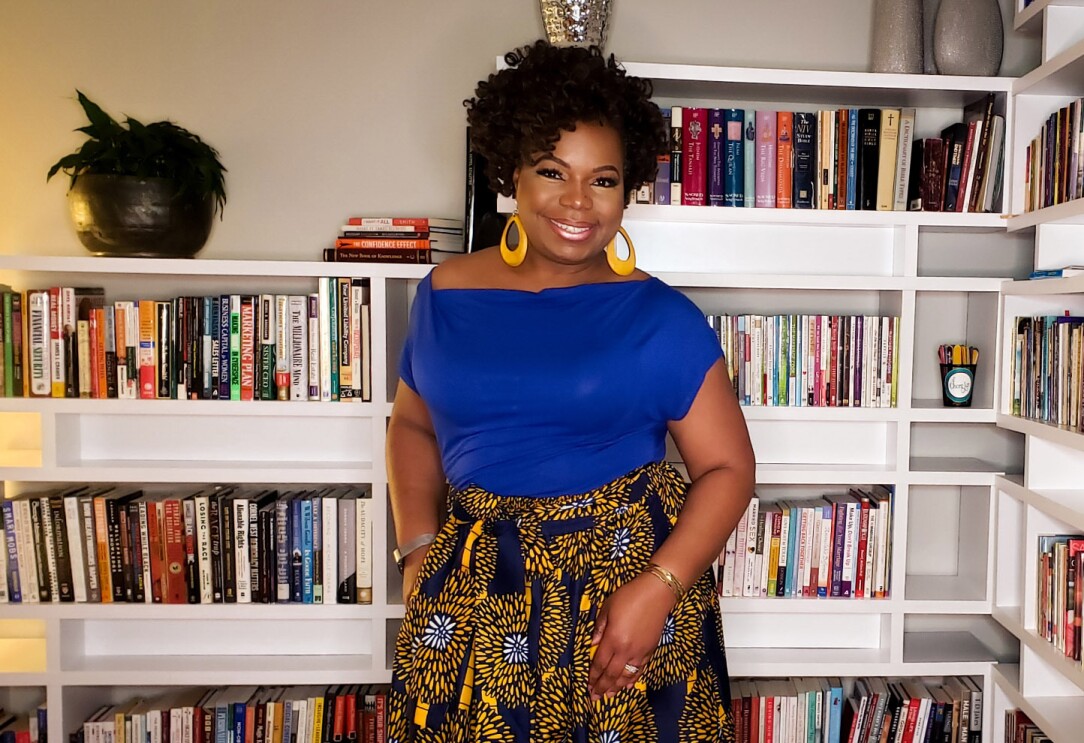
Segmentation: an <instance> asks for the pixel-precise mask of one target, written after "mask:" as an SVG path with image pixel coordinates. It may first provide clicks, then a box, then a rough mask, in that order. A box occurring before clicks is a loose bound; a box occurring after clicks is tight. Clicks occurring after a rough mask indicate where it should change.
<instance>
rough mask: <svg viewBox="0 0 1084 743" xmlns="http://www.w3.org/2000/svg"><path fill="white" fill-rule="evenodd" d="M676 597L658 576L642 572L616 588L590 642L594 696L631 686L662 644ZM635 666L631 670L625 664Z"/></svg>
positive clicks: (596, 620) (603, 605) (592, 694)
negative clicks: (633, 671)
mask: <svg viewBox="0 0 1084 743" xmlns="http://www.w3.org/2000/svg"><path fill="white" fill-rule="evenodd" d="M675 603H676V599H675V597H674V594H673V592H672V591H671V590H670V588H669V587H668V586H667V585H666V584H665V583H663V582H662V581H660V580H659V579H658V578H656V577H654V576H652V575H647V574H641V575H639V576H637V577H636V578H633V579H632V580H631V581H629V582H628V583H626V584H625V585H623V586H621V588H619V589H617V590H616V591H614V592H613V593H612V594H611V595H610V597H609V598H608V599H606V601H604V602H603V604H602V607H601V608H600V609H599V612H598V617H597V618H596V619H595V634H594V635H593V636H592V638H591V644H592V645H594V646H596V647H595V655H594V658H593V660H592V661H591V674H590V676H589V677H588V684H587V685H588V689H589V690H590V692H591V698H592V699H598V698H600V697H605V696H606V695H608V694H612V693H616V692H617V691H619V690H621V689H623V688H625V687H627V686H632V684H634V683H635V682H636V680H637V679H638V678H639V677H640V674H641V673H643V670H644V666H645V665H647V662H648V660H650V658H651V654H652V653H654V652H655V649H656V648H657V647H658V646H659V638H661V637H662V630H663V626H664V625H665V624H666V617H667V615H668V614H669V613H670V610H671V609H673V608H674V604H675ZM626 665H628V666H631V667H634V668H636V672H635V673H632V672H630V671H629V669H628V668H626V667H625V666H626Z"/></svg>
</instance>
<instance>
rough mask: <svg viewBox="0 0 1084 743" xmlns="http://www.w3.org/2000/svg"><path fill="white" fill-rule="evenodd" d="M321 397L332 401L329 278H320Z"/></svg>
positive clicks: (318, 292) (325, 400)
mask: <svg viewBox="0 0 1084 743" xmlns="http://www.w3.org/2000/svg"><path fill="white" fill-rule="evenodd" d="M317 294H318V295H319V298H320V318H319V320H320V339H319V342H320V399H321V400H323V401H324V402H331V292H330V285H329V284H328V281H327V279H320V286H319V290H318V291H317Z"/></svg>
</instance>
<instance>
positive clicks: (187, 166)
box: [46, 90, 226, 216]
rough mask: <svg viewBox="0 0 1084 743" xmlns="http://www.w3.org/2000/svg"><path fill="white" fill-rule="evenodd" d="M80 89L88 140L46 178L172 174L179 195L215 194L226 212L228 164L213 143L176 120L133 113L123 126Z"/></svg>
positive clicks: (166, 175)
mask: <svg viewBox="0 0 1084 743" xmlns="http://www.w3.org/2000/svg"><path fill="white" fill-rule="evenodd" d="M75 92H76V93H77V94H78V96H79V103H80V104H81V105H82V106H83V111H85V112H86V115H87V119H88V120H89V121H90V124H89V125H87V126H82V127H79V128H78V129H76V130H75V131H77V132H82V133H83V134H85V135H87V141H86V142H84V143H83V146H82V147H80V148H79V149H78V150H76V151H75V152H73V153H71V154H70V155H66V156H65V157H62V158H60V160H58V161H57V162H56V163H55V164H54V165H53V167H51V168H50V169H49V175H48V176H47V177H46V180H47V181H48V180H49V179H50V178H52V177H53V176H54V175H56V174H57V173H58V172H59V171H61V170H63V171H64V172H65V173H67V174H68V175H69V176H71V186H74V185H75V182H76V180H77V179H78V178H79V176H81V175H131V176H137V177H140V178H168V179H170V180H173V181H175V182H176V183H177V195H178V196H183V195H188V194H194V195H195V196H197V197H198V198H207V197H212V198H214V201H215V209H216V210H217V211H218V213H219V215H220V216H221V214H222V211H223V209H224V208H225V206H226V183H225V178H224V177H223V174H224V173H225V172H226V168H225V167H223V165H222V163H221V161H220V160H219V159H218V151H217V150H215V148H214V147H211V146H210V145H209V144H207V143H206V142H204V141H203V140H202V139H200V138H199V137H198V136H196V135H195V134H193V133H191V132H190V131H188V130H186V129H184V128H182V127H179V126H177V125H176V124H174V123H173V122H171V121H156V122H154V123H152V124H143V123H142V122H140V121H137V120H136V119H133V118H132V117H131V116H128V117H126V118H125V120H124V124H121V123H119V122H117V121H116V120H114V119H113V117H112V116H110V115H109V114H107V113H106V112H105V111H103V110H102V109H101V107H100V106H98V104H96V103H94V102H93V101H91V100H90V99H89V98H87V97H86V96H85V95H83V93H82V92H81V91H78V90H76V91H75Z"/></svg>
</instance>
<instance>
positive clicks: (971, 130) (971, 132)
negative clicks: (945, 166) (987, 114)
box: [956, 121, 975, 212]
mask: <svg viewBox="0 0 1084 743" xmlns="http://www.w3.org/2000/svg"><path fill="white" fill-rule="evenodd" d="M974 144H975V122H974V121H972V122H971V123H970V124H968V125H967V140H966V142H965V143H964V160H963V167H962V168H960V191H959V194H958V195H957V197H956V211H958V212H963V211H966V209H965V208H964V206H965V204H966V202H967V201H968V198H969V196H970V194H969V193H968V191H967V186H968V184H969V183H970V182H971V178H970V177H969V176H968V172H967V171H968V170H969V169H970V168H971V148H972V147H973V146H974Z"/></svg>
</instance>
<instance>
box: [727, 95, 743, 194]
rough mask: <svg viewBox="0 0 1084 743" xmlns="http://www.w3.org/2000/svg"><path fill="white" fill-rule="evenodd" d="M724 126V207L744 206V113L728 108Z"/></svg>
mask: <svg viewBox="0 0 1084 743" xmlns="http://www.w3.org/2000/svg"><path fill="white" fill-rule="evenodd" d="M723 119H724V121H725V124H726V132H725V133H726V166H725V171H724V174H723V178H724V181H725V184H724V186H725V190H724V192H723V194H724V195H723V203H724V204H725V205H726V206H745V132H744V129H745V111H743V110H742V109H740V108H728V109H726V111H725V112H724V113H723Z"/></svg>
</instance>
